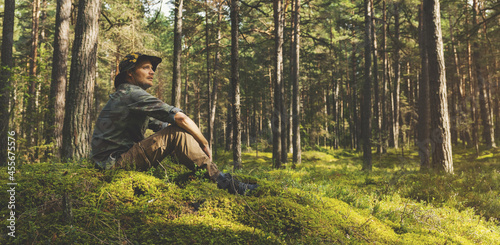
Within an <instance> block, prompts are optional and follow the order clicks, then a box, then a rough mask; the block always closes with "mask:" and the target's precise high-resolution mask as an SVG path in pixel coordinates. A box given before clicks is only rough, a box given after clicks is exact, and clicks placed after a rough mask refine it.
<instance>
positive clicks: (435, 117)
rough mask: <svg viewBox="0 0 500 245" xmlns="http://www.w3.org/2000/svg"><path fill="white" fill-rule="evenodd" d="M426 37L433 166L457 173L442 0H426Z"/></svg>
mask: <svg viewBox="0 0 500 245" xmlns="http://www.w3.org/2000/svg"><path fill="white" fill-rule="evenodd" d="M424 20H425V30H426V34H425V38H426V48H427V57H428V61H429V63H428V67H429V91H432V92H430V104H431V105H432V106H431V109H430V112H431V146H432V168H433V169H436V170H440V171H444V172H446V173H453V157H452V152H451V135H450V120H449V116H448V100H447V95H446V72H445V64H444V53H443V39H442V34H441V14H440V10H439V0H424Z"/></svg>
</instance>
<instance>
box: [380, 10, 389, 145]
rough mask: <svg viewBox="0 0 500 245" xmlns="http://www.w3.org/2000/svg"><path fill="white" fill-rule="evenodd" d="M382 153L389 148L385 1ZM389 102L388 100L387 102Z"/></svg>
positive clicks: (385, 16)
mask: <svg viewBox="0 0 500 245" xmlns="http://www.w3.org/2000/svg"><path fill="white" fill-rule="evenodd" d="M382 15H383V16H382V95H381V102H382V105H381V107H382V132H383V133H382V142H381V144H382V152H386V151H387V147H389V142H388V135H387V134H388V132H389V131H388V128H389V122H388V121H389V120H388V118H387V110H388V108H387V104H388V101H387V42H386V36H387V23H386V21H387V9H386V3H385V0H383V2H382ZM389 101H390V100H389Z"/></svg>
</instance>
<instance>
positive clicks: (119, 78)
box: [115, 52, 162, 88]
mask: <svg viewBox="0 0 500 245" xmlns="http://www.w3.org/2000/svg"><path fill="white" fill-rule="evenodd" d="M143 60H149V61H150V62H151V65H153V71H156V67H157V66H158V64H160V63H161V61H162V59H161V58H160V57H156V56H151V55H145V54H142V53H139V52H133V53H130V54H127V55H126V56H125V57H123V59H122V61H120V65H119V66H118V69H119V70H120V73H118V75H116V77H115V88H118V86H119V85H120V84H121V83H123V82H124V80H125V77H124V75H125V74H126V72H127V71H128V70H130V69H132V68H134V67H135V65H136V64H137V63H138V62H140V61H143Z"/></svg>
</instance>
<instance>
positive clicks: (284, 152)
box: [276, 0, 289, 163]
mask: <svg viewBox="0 0 500 245" xmlns="http://www.w3.org/2000/svg"><path fill="white" fill-rule="evenodd" d="M280 1H281V6H282V7H281V11H280V14H281V17H280V19H281V30H282V31H281V34H280V35H281V37H280V39H281V41H280V42H281V51H279V52H280V53H281V55H280V58H278V59H279V60H281V61H279V62H278V65H279V66H280V68H279V72H277V73H276V74H277V75H278V74H279V76H280V78H279V79H280V80H281V82H280V83H281V92H280V94H281V99H280V101H281V104H280V113H281V163H287V162H288V145H287V139H288V133H287V132H288V131H287V124H288V121H289V120H288V119H289V118H288V115H289V114H288V112H287V107H286V104H287V103H286V99H287V98H286V92H285V82H284V81H283V44H284V32H285V13H286V9H285V6H284V2H283V1H282V0H280Z"/></svg>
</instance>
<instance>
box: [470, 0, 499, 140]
mask: <svg viewBox="0 0 500 245" xmlns="http://www.w3.org/2000/svg"><path fill="white" fill-rule="evenodd" d="M472 11H473V18H472V20H473V24H474V26H476V25H478V22H477V15H478V14H479V13H478V12H479V6H478V3H477V0H474V1H473V7H472ZM475 36H476V38H475V39H474V44H473V48H474V49H473V52H472V56H473V57H472V59H473V63H474V68H475V69H474V70H475V78H476V79H475V80H476V82H477V85H478V87H477V88H478V90H479V107H480V109H481V119H482V122H483V140H484V142H485V144H486V146H487V147H488V148H491V147H496V144H495V127H494V125H493V118H492V117H491V108H490V107H491V101H490V97H489V96H488V93H489V81H488V79H485V77H484V75H483V71H482V69H483V68H482V67H481V56H480V53H479V44H478V39H479V28H478V29H477V31H476V32H475Z"/></svg>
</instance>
